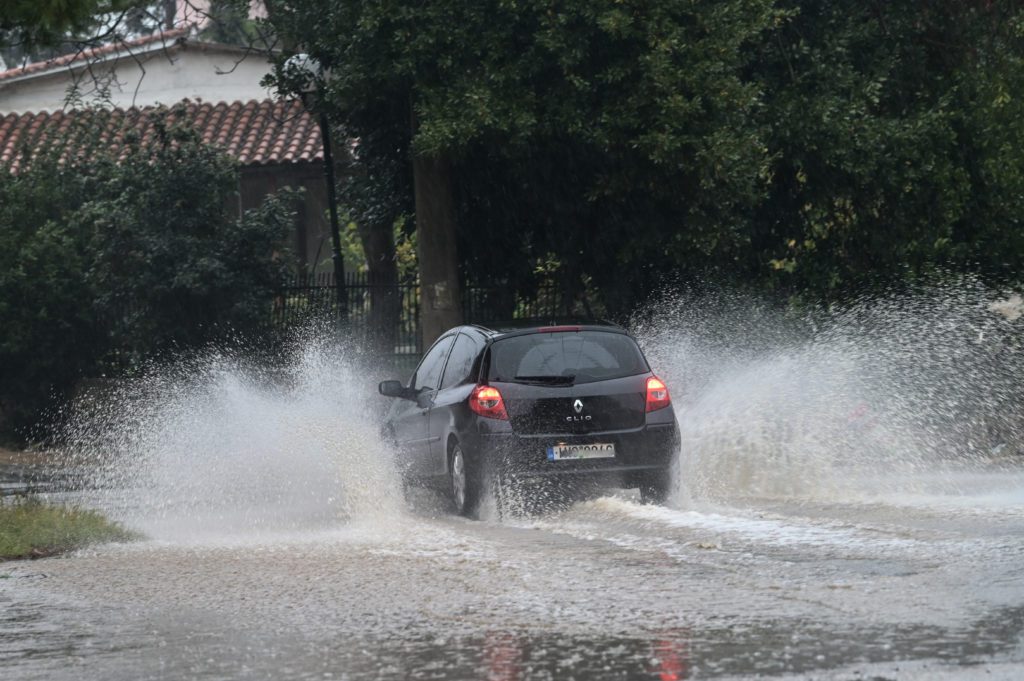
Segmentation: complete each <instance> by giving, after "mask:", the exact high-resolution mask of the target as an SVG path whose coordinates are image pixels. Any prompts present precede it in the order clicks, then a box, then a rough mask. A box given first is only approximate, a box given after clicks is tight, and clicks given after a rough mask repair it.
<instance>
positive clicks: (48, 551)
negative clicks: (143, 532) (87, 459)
mask: <svg viewBox="0 0 1024 681" xmlns="http://www.w3.org/2000/svg"><path fill="white" fill-rule="evenodd" d="M137 538H138V535H136V534H135V533H134V532H131V531H129V530H126V529H125V528H123V527H121V526H120V525H118V524H117V523H114V522H111V521H109V520H107V519H106V518H105V517H104V516H103V515H102V514H101V513H97V512H96V511H89V510H84V509H80V508H75V507H72V506H60V505H56V504H48V503H45V502H42V501H39V500H38V499H33V498H28V499H24V500H17V501H13V502H7V503H3V504H0V560H13V559H17V558H43V557H45V556H53V555H56V554H59V553H64V552H66V551H73V550H74V549H79V548H82V547H84V546H88V545H90V544H98V543H102V542H109V541H129V540H131V539H137Z"/></svg>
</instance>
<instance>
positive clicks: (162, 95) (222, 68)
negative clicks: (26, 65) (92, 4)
mask: <svg viewBox="0 0 1024 681" xmlns="http://www.w3.org/2000/svg"><path fill="white" fill-rule="evenodd" d="M243 57H244V58H243ZM269 71H270V66H269V65H268V63H267V61H266V60H265V59H264V58H262V57H260V56H259V55H256V54H249V55H246V54H245V52H244V51H243V50H241V49H235V48H231V47H227V46H221V45H216V44H203V43H184V44H173V45H172V44H168V45H167V46H166V47H158V48H157V49H154V50H150V51H148V52H145V53H141V54H139V53H137V54H135V55H134V56H131V55H122V56H121V57H120V58H118V59H116V60H111V61H109V62H103V63H100V64H93V65H92V66H91V68H90V69H88V70H87V69H86V68H84V67H83V66H78V67H76V68H74V69H72V68H68V67H58V68H55V69H54V70H52V71H47V72H44V73H41V74H32V75H30V76H26V77H21V78H13V79H11V82H0V114H7V113H11V112H14V113H24V112H28V111H31V112H40V111H57V110H60V109H63V108H64V105H65V101H66V99H67V96H68V92H69V90H70V88H72V86H74V85H76V84H77V85H78V87H79V93H80V94H81V95H82V97H83V98H84V100H85V102H86V103H88V102H90V101H98V100H99V95H100V94H101V93H100V92H99V91H101V90H103V89H105V90H106V91H107V92H108V93H109V95H110V100H111V102H112V103H113V104H114V105H115V106H118V107H123V108H127V107H131V106H147V105H153V104H165V105H171V104H175V103H177V102H180V101H181V100H182V99H186V98H187V99H201V100H203V101H207V102H234V101H243V102H244V101H248V100H250V99H266V98H267V97H268V96H272V94H268V92H267V90H266V89H264V88H262V87H260V80H261V79H262V78H263V76H264V75H266V74H267V73H268V72H269Z"/></svg>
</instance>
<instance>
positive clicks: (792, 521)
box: [0, 473, 1024, 680]
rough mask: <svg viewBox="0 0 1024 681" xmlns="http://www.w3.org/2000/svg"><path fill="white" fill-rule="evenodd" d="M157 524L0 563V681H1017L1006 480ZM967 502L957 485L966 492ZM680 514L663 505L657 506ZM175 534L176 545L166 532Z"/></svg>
mask: <svg viewBox="0 0 1024 681" xmlns="http://www.w3.org/2000/svg"><path fill="white" fill-rule="evenodd" d="M976 477H977V479H975V480H973V481H972V484H971V485H966V486H961V489H967V492H964V493H961V494H958V495H944V496H941V497H914V498H911V497H904V498H900V499H881V500H865V499H858V500H843V501H827V500H826V501H823V500H814V501H811V500H802V501H795V500H792V499H743V500H732V501H731V502H730V503H728V504H712V503H702V504H688V505H679V506H680V507H677V508H661V507H652V506H644V505H641V504H640V503H639V501H638V500H637V498H636V497H635V495H631V494H629V493H625V494H623V495H618V496H607V497H600V498H597V499H591V500H588V501H582V502H578V503H575V504H572V505H570V506H568V507H563V508H556V509H552V510H550V511H549V512H547V513H544V514H541V515H533V516H516V515H509V514H506V515H505V516H503V517H501V518H495V517H491V518H490V519H488V520H484V521H481V522H472V521H468V520H464V519H461V518H456V517H453V516H451V515H449V514H448V513H447V512H446V508H445V502H444V499H443V498H441V497H439V496H437V495H435V494H433V493H429V492H425V491H418V492H415V493H414V494H413V495H412V500H411V502H410V503H397V504H395V505H394V506H393V507H390V508H378V509H376V510H375V511H373V512H364V513H362V514H361V515H358V516H357V517H347V518H342V517H337V518H330V517H327V518H324V517H317V518H316V519H315V521H313V520H310V521H309V522H306V523H303V522H297V523H293V524H291V525H289V526H288V527H276V528H275V527H255V528H254V527H252V526H244V525H243V527H245V529H244V530H243V529H238V526H237V525H234V524H232V523H231V522H228V520H230V519H226V520H225V522H224V523H216V522H214V523H205V524H204V525H203V526H202V529H201V531H200V530H197V529H195V527H192V526H189V525H188V524H187V523H182V522H179V521H178V520H176V519H174V518H167V517H163V518H162V520H161V523H155V524H152V525H151V526H150V527H149V528H148V530H149V534H150V539H147V540H145V541H141V542H137V543H133V544H128V545H108V546H100V547H95V548H92V549H89V550H86V551H80V552H78V553H75V554H72V555H69V556H65V557H60V558H51V559H44V560H38V561H32V562H20V563H4V564H0V669H2V670H3V672H2V677H3V678H4V679H83V678H87V679H228V678H230V679H236V678H237V679H489V680H497V679H500V680H512V679H661V680H671V679H690V678H693V679H699V678H765V677H767V678H800V679H804V678H808V679H945V678H948V679H961V678H966V679H972V678H985V679H992V678H997V679H998V678H1004V679H1018V678H1024V644H1022V643H1024V484H1022V480H1024V477H1021V476H1020V475H1017V474H1008V473H999V474H995V473H993V474H988V475H985V476H976ZM972 490H973V491H972ZM677 505H678V504H677ZM172 529H176V530H177V531H171V530H172Z"/></svg>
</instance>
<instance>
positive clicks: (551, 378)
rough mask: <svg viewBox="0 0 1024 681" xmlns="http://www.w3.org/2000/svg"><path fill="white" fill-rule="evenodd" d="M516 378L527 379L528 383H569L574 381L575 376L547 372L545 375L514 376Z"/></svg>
mask: <svg viewBox="0 0 1024 681" xmlns="http://www.w3.org/2000/svg"><path fill="white" fill-rule="evenodd" d="M516 380H517V381H527V382H528V383H552V384H555V385H571V384H572V383H574V382H575V381H576V376H575V375H570V376H558V375H555V374H548V375H546V376H516Z"/></svg>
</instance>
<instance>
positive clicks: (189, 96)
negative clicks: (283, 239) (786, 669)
mask: <svg viewBox="0 0 1024 681" xmlns="http://www.w3.org/2000/svg"><path fill="white" fill-rule="evenodd" d="M269 70H270V66H269V64H268V62H267V59H266V57H265V56H261V55H259V54H257V53H250V52H247V50H246V49H245V48H244V47H239V46H234V45H224V44H220V43H209V42H203V41H201V40H199V39H198V37H197V35H196V33H195V30H194V28H189V27H183V28H178V29H174V30H169V31H163V32H160V33H156V34H153V35H150V36H145V37H142V38H138V39H136V40H130V41H122V42H120V43H117V44H112V45H104V46H101V47H97V48H94V49H91V50H84V51H81V52H78V53H76V54H70V55H65V56H62V57H58V58H56V59H52V60H49V61H45V62H38V63H32V64H26V65H23V66H18V67H16V68H12V69H8V70H6V71H0V167H3V168H7V169H10V170H14V171H16V170H17V167H18V164H20V163H22V162H23V160H24V159H25V158H29V159H30V158H31V154H32V153H33V152H35V151H37V150H39V149H41V148H43V147H46V146H48V145H52V144H53V143H55V141H56V140H61V141H60V142H59V143H61V144H64V145H72V146H73V145H74V144H75V140H74V139H73V138H70V139H62V138H66V137H67V131H68V130H69V129H71V128H73V127H74V121H75V119H76V118H79V117H83V116H90V115H92V112H91V111H90V105H92V106H93V107H95V105H96V104H97V103H99V104H101V105H102V108H104V109H106V110H108V114H109V115H107V116H105V117H104V118H103V120H104V125H105V126H108V129H107V130H106V139H108V140H109V143H110V144H113V145H116V144H118V143H119V140H121V139H122V138H123V136H124V135H125V133H126V132H128V130H130V129H132V128H135V130H136V132H138V133H139V134H142V135H145V134H146V132H147V130H146V126H148V125H149V122H148V117H147V116H145V113H146V112H147V111H149V110H151V109H152V108H153V107H155V106H161V105H162V106H170V107H174V108H175V116H177V117H179V119H180V120H181V122H183V123H186V124H188V125H190V126H192V127H193V128H194V129H195V130H196V131H197V132H198V133H199V134H200V136H201V137H202V139H203V140H205V141H207V142H208V143H210V144H213V145H216V146H218V147H220V148H221V149H222V150H223V151H224V153H226V154H228V155H229V156H231V157H233V158H235V159H236V160H237V161H238V163H239V170H240V180H239V209H240V210H246V209H248V208H252V207H254V206H257V205H259V204H260V202H261V201H262V200H263V198H264V197H265V196H267V195H268V194H270V193H272V192H275V191H277V190H278V189H281V188H283V187H293V188H300V187H301V188H303V189H304V190H305V191H304V202H303V204H302V205H301V206H300V209H299V214H298V215H297V218H296V225H295V231H294V234H293V249H294V252H295V253H296V256H297V262H296V270H297V273H299V274H304V275H305V274H310V273H315V272H330V271H331V264H330V253H331V249H330V228H329V225H328V222H327V219H326V210H327V198H326V185H325V182H324V175H323V147H322V144H321V136H320V129H319V126H318V124H317V121H316V119H315V117H313V116H311V115H310V114H309V113H308V112H307V111H305V110H304V109H303V107H302V104H301V103H300V102H297V101H280V100H276V99H272V98H270V97H269V96H268V93H267V91H266V90H265V89H264V88H262V87H261V86H260V84H259V83H260V80H261V79H262V78H263V76H264V75H266V74H267V73H268V71H269ZM73 90H74V91H76V93H77V95H78V96H77V97H75V98H72V99H69V98H68V93H69V91H73ZM175 105H177V106H175ZM26 154H28V155H27V156H26Z"/></svg>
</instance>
